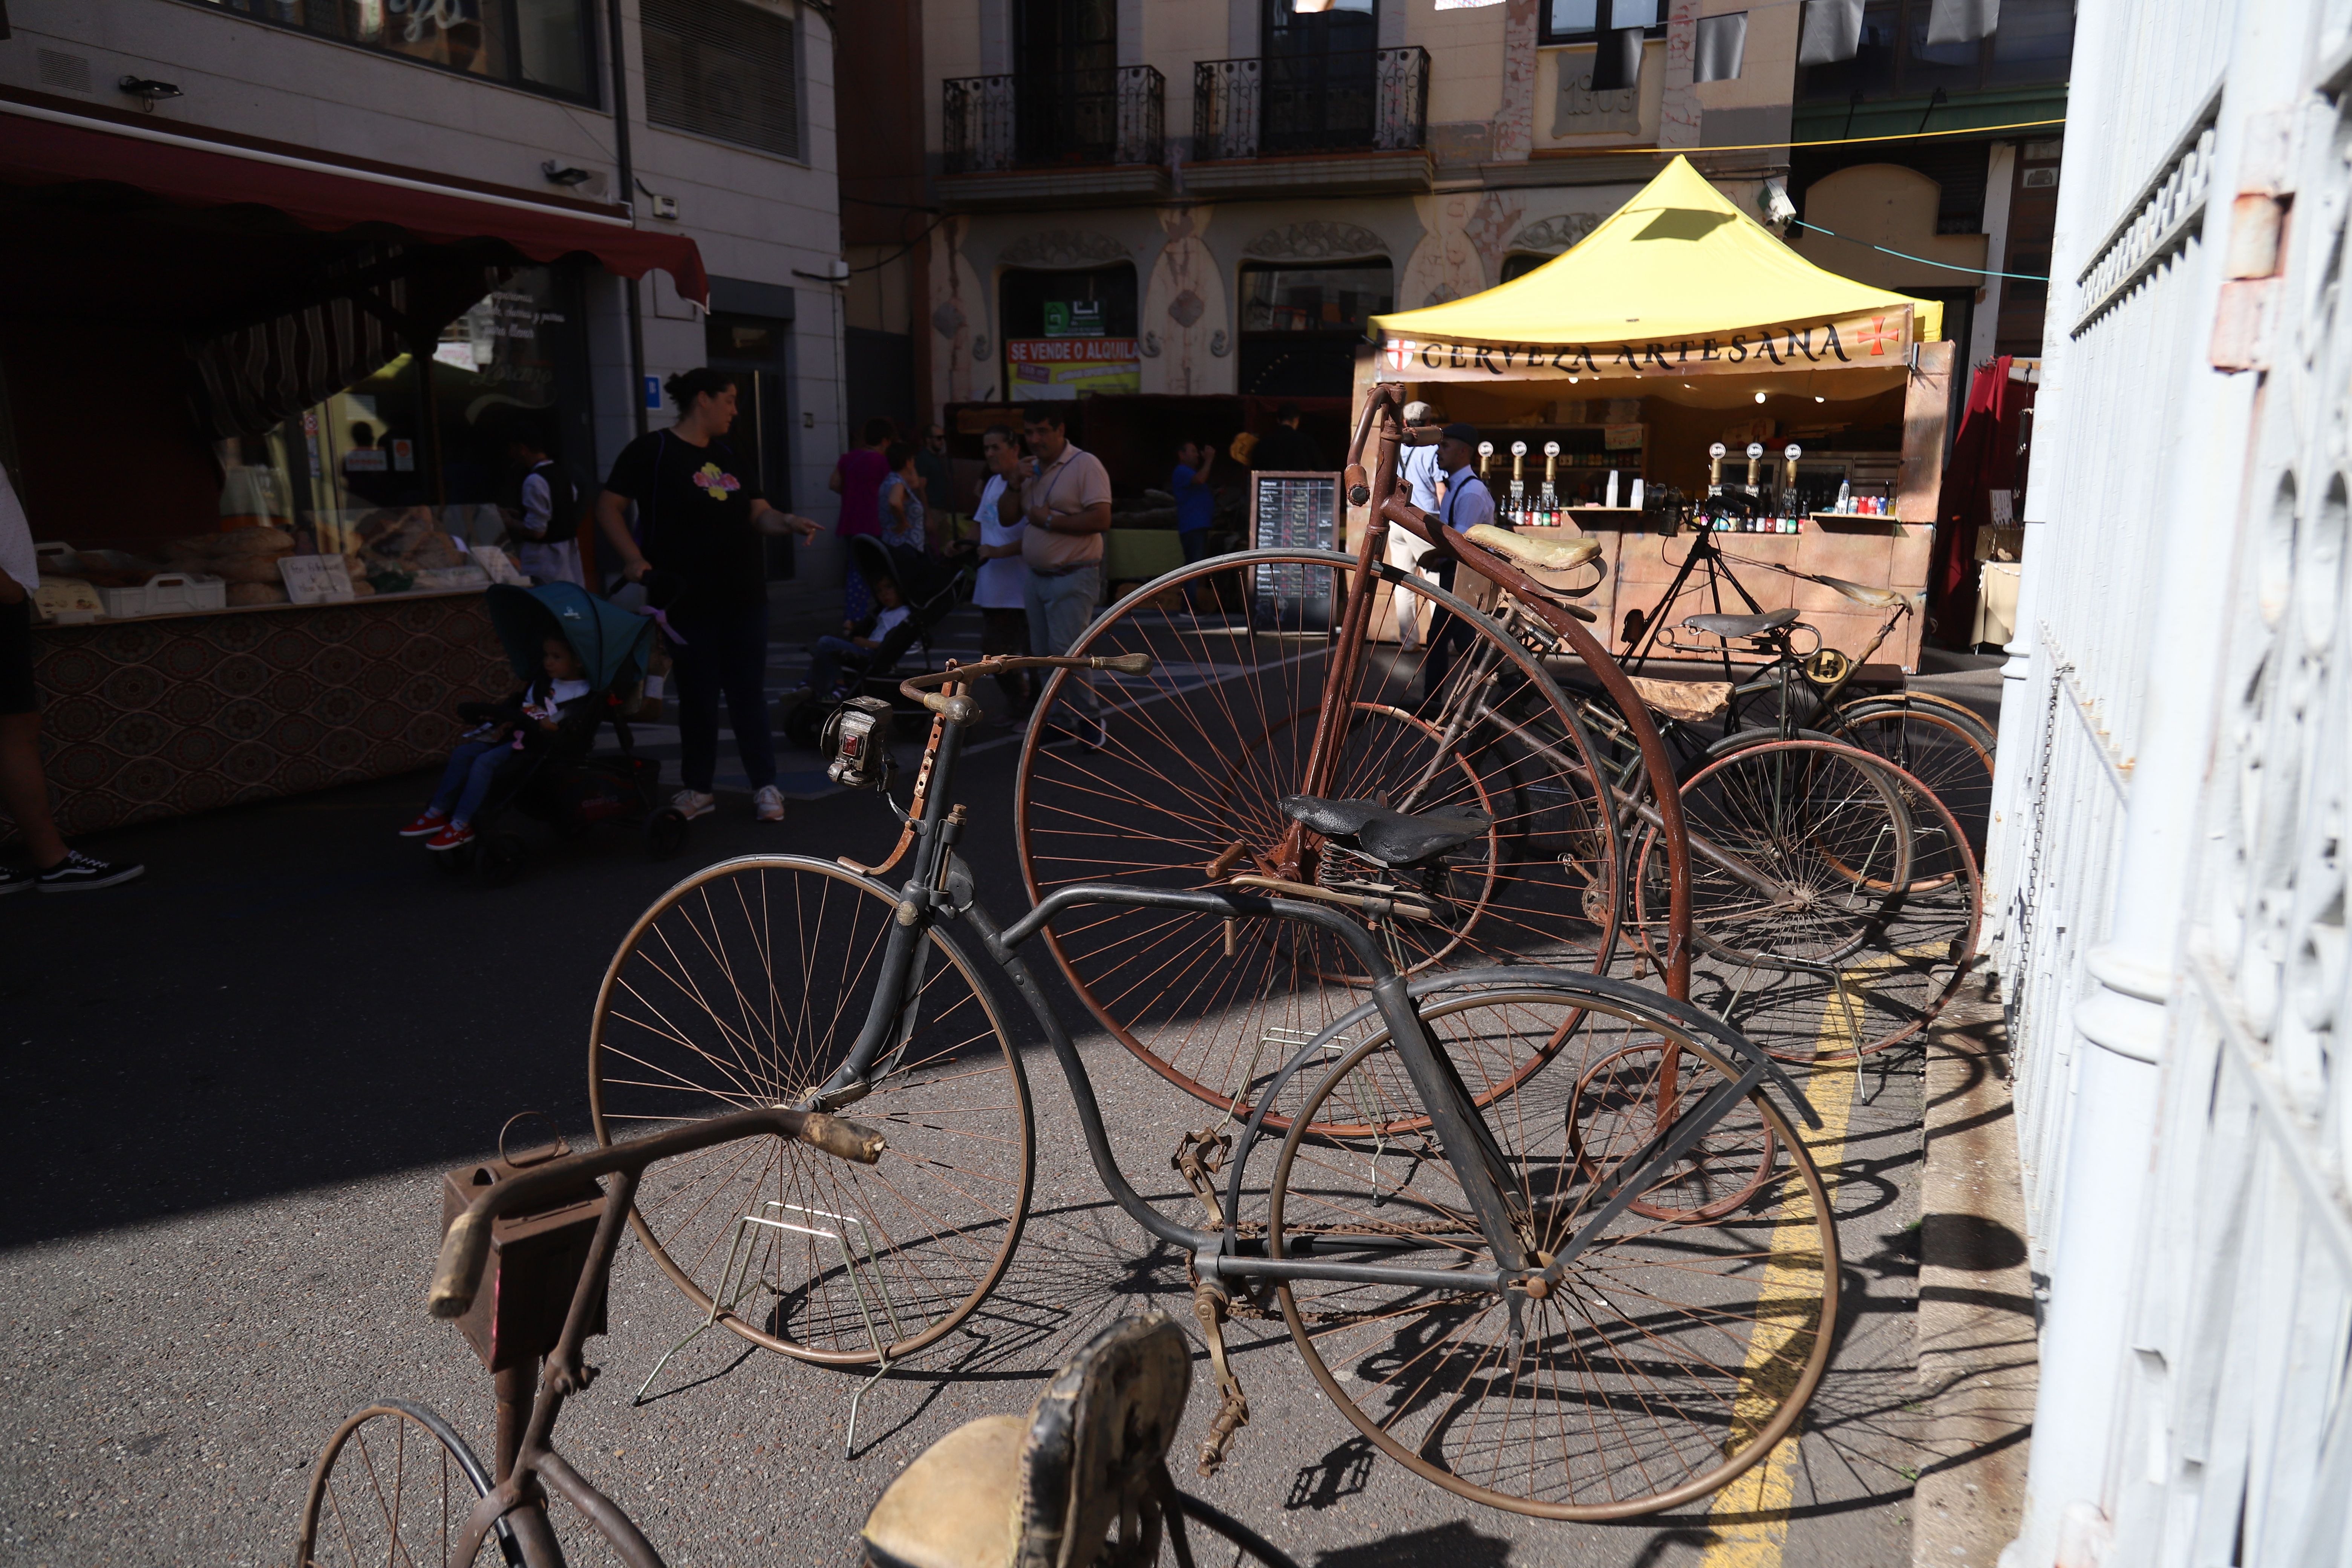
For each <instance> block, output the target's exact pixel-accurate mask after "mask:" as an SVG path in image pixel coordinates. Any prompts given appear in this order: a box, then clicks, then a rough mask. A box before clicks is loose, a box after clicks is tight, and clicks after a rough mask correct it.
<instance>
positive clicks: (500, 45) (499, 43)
mask: <svg viewBox="0 0 2352 1568" xmlns="http://www.w3.org/2000/svg"><path fill="white" fill-rule="evenodd" d="M193 3H194V4H195V5H203V6H205V7H207V8H208V9H211V10H215V11H228V12H233V13H235V14H236V15H237V16H249V17H251V18H252V19H253V20H255V21H257V22H266V23H268V24H269V25H270V26H277V27H285V28H289V29H290V30H291V31H294V32H298V33H309V34H310V35H312V36H313V37H321V38H332V39H335V40H336V41H337V42H340V43H346V44H357V45H359V46H361V47H363V48H370V49H374V50H377V51H379V52H381V53H383V54H388V55H398V56H400V57H401V58H404V59H409V60H414V61H415V62H416V63H417V64H419V65H428V66H437V67H439V68H441V69H443V70H451V71H458V72H461V73H463V74H465V75H467V76H478V77H484V78H487V79H489V80H491V81H499V82H504V83H506V84H507V85H508V86H509V87H519V88H521V89H524V90H525V91H528V92H543V93H546V94H548V95H549V96H551V97H553V98H568V99H573V100H578V101H580V102H583V103H593V102H595V101H596V43H595V39H596V29H595V21H594V17H593V14H592V12H591V10H590V8H589V0H193Z"/></svg>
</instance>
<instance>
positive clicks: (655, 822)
mask: <svg viewBox="0 0 2352 1568" xmlns="http://www.w3.org/2000/svg"><path fill="white" fill-rule="evenodd" d="M483 602H484V604H485V605H487V606H488V610H489V613H490V626H491V627H492V628H493V629H494V630H496V631H497V633H498V634H499V644H500V645H501V646H502V647H504V648H505V649H506V654H507V662H508V663H509V664H511V665H513V666H514V669H515V673H516V674H517V675H519V676H520V677H521V678H522V679H525V680H530V679H536V678H537V677H538V675H539V673H540V665H541V647H542V646H543V645H544V644H545V642H546V640H547V639H548V638H549V637H562V639H563V640H564V641H565V642H567V643H569V644H570V645H571V647H572V652H573V653H574V654H576V655H578V656H579V659H580V663H581V667H582V668H583V669H584V670H585V671H586V673H587V679H588V695H587V696H586V697H585V698H583V699H582V700H580V701H579V702H578V703H576V704H574V705H573V706H572V710H570V711H569V712H567V713H566V714H565V715H564V716H563V719H562V722H561V724H560V725H559V726H558V728H557V730H556V731H555V733H554V734H553V735H551V736H549V737H548V738H547V740H546V742H545V743H543V744H540V745H533V746H526V747H524V748H523V749H521V750H520V751H517V752H514V753H513V754H512V755H511V756H509V758H508V759H507V760H506V761H505V762H503V763H499V769H498V772H497V773H495V774H494V775H493V776H492V778H491V780H490V792H489V794H488V796H486V797H485V798H484V799H483V801H482V804H481V805H480V807H479V808H478V810H477V811H476V812H475V814H474V842H473V843H472V844H471V845H468V846H467V847H464V848H461V849H455V850H451V851H449V852H448V853H446V854H442V855H436V856H435V857H434V858H433V859H434V863H435V864H436V865H437V866H439V867H440V868H442V869H443V870H444V871H445V872H447V873H448V874H449V875H451V876H462V875H464V874H465V873H467V871H471V870H478V871H479V872H480V874H481V878H482V880H483V881H485V882H487V883H488V884H489V885H490V886H492V887H502V886H504V885H505V884H506V883H509V882H511V881H513V880H514V879H515V878H516V877H517V876H518V875H519V874H520V872H521V870H522V868H523V865H524V863H525V862H526V861H527V860H528V859H529V858H530V846H529V844H528V843H527V842H526V841H525V840H524V838H523V837H522V836H521V835H520V834H519V833H517V832H516V831H514V828H515V826H519V824H515V823H511V822H510V821H509V814H510V813H519V814H520V816H527V817H530V818H532V819H534V820H536V821H540V822H544V823H547V824H548V825H549V826H552V827H553V828H554V829H555V831H556V834H557V836H558V837H563V838H577V837H582V836H583V835H585V834H586V833H587V832H588V831H589V830H590V829H591V828H593V827H595V826H597V825H599V824H600V823H611V824H615V825H618V826H626V827H636V828H639V829H641V830H642V831H643V833H644V835H645V841H646V849H647V850H648V851H649V852H650V853H651V854H652V855H653V857H654V858H656V859H667V858H668V857H670V856H672V855H675V854H677V851H678V850H679V848H681V847H683V846H684V845H685V843H686V818H685V817H683V816H680V815H679V814H678V813H677V812H676V811H674V810H671V809H670V807H669V806H668V805H667V802H665V801H663V800H662V799H661V797H660V785H661V763H658V762H656V761H655V760H654V759H653V758H651V757H640V756H638V755H637V753H636V747H635V742H633V741H632V740H631V739H630V736H629V726H628V724H627V723H626V722H625V721H624V720H623V719H622V718H621V716H620V706H621V703H622V701H623V700H624V699H625V697H627V696H628V695H629V694H630V693H631V692H633V691H635V689H636V688H637V684H638V682H639V681H641V680H642V679H644V678H645V672H646V655H647V654H648V652H649V651H650V650H651V649H652V647H653V634H654V626H653V622H652V621H651V620H649V619H647V618H646V616H638V615H633V614H631V613H630V612H628V611H626V610H623V609H620V608H617V607H616V606H614V605H610V604H607V603H606V602H605V601H604V600H603V599H599V598H597V597H596V596H595V595H593V594H591V593H589V592H588V590H587V589H585V588H583V587H581V586H580V585H579V584H575V583H550V584H546V585H545V586H543V587H538V588H517V587H510V586H508V585H506V584H496V585H493V586H492V587H491V588H489V589H488V591H487V592H486V593H485V595H483ZM457 716H458V717H459V718H461V719H465V720H467V721H471V722H476V723H481V722H488V721H495V720H497V719H499V718H501V717H503V716H504V715H502V714H501V713H500V712H499V710H498V708H497V707H496V706H495V705H493V704H491V703H488V702H461V703H459V704H458V705H457ZM607 719H610V720H611V721H612V724H613V734H614V739H616V740H617V741H619V742H620V744H621V754H620V755H619V756H617V757H612V756H595V755H592V754H591V753H592V752H593V749H594V747H595V744H596V731H597V728H598V726H600V725H601V724H603V723H604V721H606V720H607Z"/></svg>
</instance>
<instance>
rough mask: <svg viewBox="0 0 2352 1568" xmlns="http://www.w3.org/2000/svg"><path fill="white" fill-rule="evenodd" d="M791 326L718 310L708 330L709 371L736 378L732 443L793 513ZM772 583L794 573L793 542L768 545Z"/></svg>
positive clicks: (754, 477)
mask: <svg viewBox="0 0 2352 1568" xmlns="http://www.w3.org/2000/svg"><path fill="white" fill-rule="evenodd" d="M791 335H792V323H791V322H790V321H782V320H779V319H777V318H775V317H772V316H744V315H735V314H731V313H719V312H713V313H712V314H711V316H710V317H709V320H708V321H706V322H705V323H704V326H703V348H704V352H705V355H706V357H707V358H708V360H709V365H710V368H711V369H713V370H715V371H719V372H721V373H722V374H728V375H731V376H733V377H734V378H735V423H734V424H733V425H731V426H729V427H728V431H727V444H728V445H729V446H730V447H733V448H734V449H735V456H736V459H737V460H738V461H740V463H742V464H743V465H744V466H745V467H746V468H750V469H751V482H752V483H753V484H755V485H757V486H758V487H759V489H760V493H761V495H764V496H766V497H767V498H768V499H769V500H772V501H773V502H774V503H775V504H776V505H777V506H780V507H782V508H783V509H784V510H787V511H789V510H792V493H793V487H792V456H791V454H792V411H791V408H790V406H789V398H788V396H787V395H786V392H785V386H786V382H785V379H784V377H785V353H786V350H787V348H788V347H789V345H790V342H791ZM767 550H768V581H770V582H771V583H780V582H783V581H786V580H788V579H789V578H791V577H792V575H793V542H792V540H791V539H790V538H789V537H785V538H772V539H770V540H769V541H768V542H767Z"/></svg>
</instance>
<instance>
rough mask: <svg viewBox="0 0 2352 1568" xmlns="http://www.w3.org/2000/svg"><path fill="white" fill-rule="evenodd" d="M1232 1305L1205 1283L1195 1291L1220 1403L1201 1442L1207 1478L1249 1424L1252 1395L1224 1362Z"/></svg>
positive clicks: (1196, 1314)
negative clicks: (1226, 1332)
mask: <svg viewBox="0 0 2352 1568" xmlns="http://www.w3.org/2000/svg"><path fill="white" fill-rule="evenodd" d="M1229 1304H1230V1303H1229V1302H1228V1301H1227V1300H1226V1297H1225V1293H1224V1292H1223V1290H1221V1289H1218V1288H1216V1287H1215V1286H1214V1285H1212V1284H1209V1283H1208V1282H1206V1281H1203V1282H1202V1284H1201V1285H1200V1286H1198V1287H1197V1288H1195V1289H1194V1290H1193V1291H1192V1315H1193V1316H1194V1317H1195V1318H1198V1319H1199V1320H1200V1321H1201V1332H1202V1336H1203V1337H1205V1338H1206V1339H1207V1340H1208V1342H1209V1366H1210V1368H1211V1370H1213V1372H1214V1373H1216V1376H1217V1397H1218V1401H1219V1403H1218V1405H1217V1414H1216V1417H1215V1418H1214V1419H1213V1420H1212V1421H1211V1422H1210V1423H1209V1435H1208V1436H1206V1437H1203V1438H1202V1440H1201V1465H1200V1470H1201V1474H1202V1477H1203V1478H1204V1479H1205V1478H1207V1477H1210V1476H1213V1475H1215V1474H1216V1473H1217V1469H1218V1467H1220V1466H1221V1465H1223V1463H1224V1462H1225V1450H1226V1449H1228V1448H1230V1447H1233V1442H1234V1434H1235V1433H1236V1432H1239V1431H1240V1430H1241V1429H1242V1428H1243V1427H1244V1426H1248V1425H1249V1396H1248V1395H1247V1394H1244V1393H1243V1392H1242V1385H1241V1381H1240V1380H1239V1379H1238V1378H1236V1377H1234V1369H1233V1367H1232V1366H1231V1365H1230V1364H1229V1363H1227V1362H1226V1360H1225V1314H1226V1309H1227V1307H1228V1306H1229Z"/></svg>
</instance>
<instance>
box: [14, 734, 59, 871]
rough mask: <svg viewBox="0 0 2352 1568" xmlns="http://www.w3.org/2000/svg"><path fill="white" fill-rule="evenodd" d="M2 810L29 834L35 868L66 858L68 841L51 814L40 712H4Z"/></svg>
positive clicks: (26, 843)
mask: <svg viewBox="0 0 2352 1568" xmlns="http://www.w3.org/2000/svg"><path fill="white" fill-rule="evenodd" d="M0 811H5V812H6V813H7V814H8V816H11V817H13V818H14V819H15V820H16V831H17V832H19V833H21V834H23V835H24V836H25V847H26V850H27V851H29V852H30V853H31V855H32V857H33V869H35V870H37V871H46V870H47V869H48V868H50V867H52V866H54V865H56V864H57V863H58V861H60V860H62V859H64V858H66V841H65V840H64V839H62V838H60V837H58V824H57V818H55V817H54V816H50V815H49V781H48V777H47V774H45V773H42V772H41V716H40V715H39V714H38V713H0Z"/></svg>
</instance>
